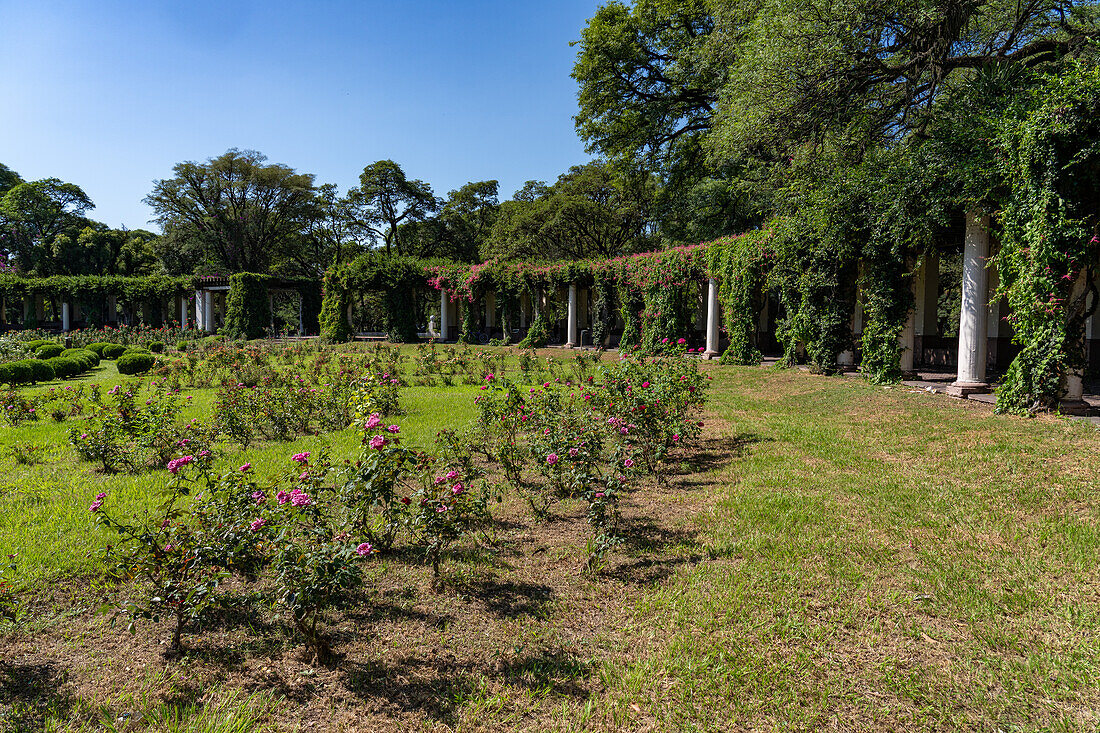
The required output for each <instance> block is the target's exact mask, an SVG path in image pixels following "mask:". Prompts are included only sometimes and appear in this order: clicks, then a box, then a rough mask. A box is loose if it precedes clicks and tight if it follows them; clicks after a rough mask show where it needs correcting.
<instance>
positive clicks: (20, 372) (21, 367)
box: [0, 359, 32, 385]
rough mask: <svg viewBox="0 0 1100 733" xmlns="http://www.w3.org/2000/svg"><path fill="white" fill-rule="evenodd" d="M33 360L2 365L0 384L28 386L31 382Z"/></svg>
mask: <svg viewBox="0 0 1100 733" xmlns="http://www.w3.org/2000/svg"><path fill="white" fill-rule="evenodd" d="M30 363H31V360H30V359H26V360H23V361H9V362H7V363H6V364H0V383H3V384H12V385H15V384H26V383H27V382H29V381H31V379H32V373H31V366H30Z"/></svg>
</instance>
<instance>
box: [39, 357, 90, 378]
mask: <svg viewBox="0 0 1100 733" xmlns="http://www.w3.org/2000/svg"><path fill="white" fill-rule="evenodd" d="M45 363H46V364H49V365H50V366H51V367H53V373H54V375H55V376H56V377H57V378H58V379H68V378H69V377H75V376H76V375H77V374H80V373H81V372H85V371H87V369H86V368H85V364H86V363H87V362H85V361H83V360H81V359H70V358H69V357H67V356H55V357H53V358H52V359H46V361H45Z"/></svg>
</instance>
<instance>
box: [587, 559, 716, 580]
mask: <svg viewBox="0 0 1100 733" xmlns="http://www.w3.org/2000/svg"><path fill="white" fill-rule="evenodd" d="M702 560H703V556H702V555H689V556H687V557H672V558H667V559H655V558H651V557H643V558H640V559H638V560H635V561H633V562H626V563H621V564H619V565H616V566H614V567H612V568H607V569H605V570H602V571H600V576H601V577H604V578H608V579H611V580H617V581H619V582H620V583H628V584H630V585H640V586H651V585H656V584H658V583H660V582H661V581H663V580H664V579H665V578H667V577H669V576H670V575H672V574H673V573H674V572H676V571H677V570H678V569H679V568H681V567H683V566H685V565H695V564H696V563H698V562H701V561H702Z"/></svg>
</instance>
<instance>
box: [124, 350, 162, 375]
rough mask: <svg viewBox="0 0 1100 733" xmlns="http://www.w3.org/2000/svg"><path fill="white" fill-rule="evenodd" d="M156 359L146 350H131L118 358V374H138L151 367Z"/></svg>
mask: <svg viewBox="0 0 1100 733" xmlns="http://www.w3.org/2000/svg"><path fill="white" fill-rule="evenodd" d="M154 363H156V359H155V358H154V357H153V355H152V354H150V353H149V352H147V351H132V352H129V353H126V354H123V355H122V356H120V357H119V358H118V372H119V374H140V373H141V372H147V371H149V370H150V369H152V368H153V364H154Z"/></svg>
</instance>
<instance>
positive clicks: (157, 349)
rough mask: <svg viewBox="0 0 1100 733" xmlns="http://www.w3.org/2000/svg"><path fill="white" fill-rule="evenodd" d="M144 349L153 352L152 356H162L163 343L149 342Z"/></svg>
mask: <svg viewBox="0 0 1100 733" xmlns="http://www.w3.org/2000/svg"><path fill="white" fill-rule="evenodd" d="M146 348H148V349H149V351H151V352H153V353H154V354H162V353H164V342H163V341H150V342H149V343H148V345H147V347H146Z"/></svg>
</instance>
